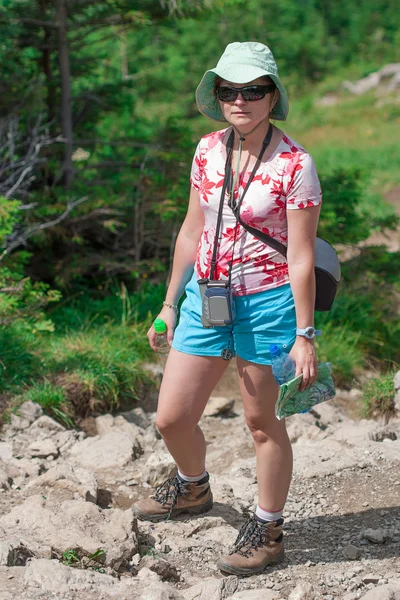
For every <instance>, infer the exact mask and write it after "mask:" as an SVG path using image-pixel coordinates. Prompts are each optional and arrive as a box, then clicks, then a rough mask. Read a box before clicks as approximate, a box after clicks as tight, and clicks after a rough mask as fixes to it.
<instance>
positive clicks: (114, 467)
mask: <svg viewBox="0 0 400 600" xmlns="http://www.w3.org/2000/svg"><path fill="white" fill-rule="evenodd" d="M399 384H400V382H399ZM222 390H223V391H224V392H225V397H224V398H222V399H221V396H220V394H221V391H222ZM356 400H357V397H356V394H355V393H351V392H350V393H347V394H344V393H343V394H341V396H340V397H339V398H338V399H337V400H333V401H331V402H328V403H325V404H322V405H319V406H318V407H316V409H315V410H313V411H312V412H311V413H308V414H304V415H296V416H294V417H291V418H290V419H288V420H287V425H288V431H289V434H290V437H291V440H292V442H293V450H294V457H295V469H294V477H293V482H292V486H291V489H290V495H289V499H288V503H287V505H286V509H285V543H286V559H285V561H284V563H283V565H281V566H280V567H279V568H278V567H272V568H269V569H268V570H267V571H265V573H263V574H262V575H258V576H254V577H250V578H247V579H238V578H236V577H232V576H231V577H224V576H222V574H220V573H219V572H218V571H217V570H216V567H215V562H216V559H217V558H218V556H219V555H220V554H221V553H223V552H225V551H226V550H227V549H228V548H229V546H230V544H231V543H232V542H233V541H234V539H235V537H236V535H237V532H238V529H239V528H240V526H241V524H242V523H243V519H244V517H245V516H246V515H247V514H248V513H249V512H250V511H251V510H252V509H253V507H254V504H255V501H256V481H255V476H254V473H255V461H254V455H253V448H252V440H251V437H250V434H249V433H248V431H247V429H246V426H245V423H244V418H243V410H242V406H241V403H240V400H239V397H238V393H237V386H236V380H235V377H234V374H233V367H232V368H230V369H229V371H228V372H227V374H226V376H225V377H224V381H223V382H222V383H221V384H220V387H219V388H217V389H216V391H215V396H214V397H213V398H212V399H211V401H210V403H209V406H208V407H207V410H206V413H205V415H204V416H203V419H202V427H203V429H204V431H205V434H206V437H207V440H208V442H209V445H208V464H207V468H208V470H209V471H210V473H211V481H212V488H213V493H214V499H215V505H214V508H213V510H212V511H211V512H209V513H207V515H205V516H204V517H202V518H181V519H179V520H178V521H174V522H167V523H160V524H156V525H154V524H150V523H148V524H147V523H143V522H136V520H135V519H134V518H133V516H132V513H131V511H130V506H131V505H132V503H133V502H134V501H135V499H136V498H139V497H141V496H142V495H144V494H148V493H149V491H150V488H151V486H153V485H157V484H159V483H160V482H161V481H163V480H164V479H165V478H166V477H168V476H169V475H170V474H171V473H172V472H173V468H174V465H173V463H172V461H171V459H170V458H169V456H168V455H167V454H166V452H165V450H164V447H163V443H162V441H161V440H160V439H159V435H158V433H157V431H156V429H155V427H154V424H153V423H154V416H155V415H154V413H151V412H150V413H145V412H144V411H143V410H142V409H141V408H136V409H133V410H131V411H129V412H126V413H123V414H120V415H118V416H115V417H113V416H111V415H104V416H101V417H97V418H96V419H95V420H93V422H92V424H91V428H89V427H88V429H87V431H88V432H89V433H91V434H92V435H88V434H87V433H85V432H83V431H75V430H66V429H64V427H63V426H62V425H60V424H59V423H56V422H55V421H53V420H52V419H50V418H49V417H47V416H45V415H43V414H42V413H41V409H40V407H38V406H37V405H34V404H31V403H26V404H25V405H23V406H22V408H21V409H20V412H19V416H13V417H12V422H11V424H10V425H6V426H4V427H3V430H2V432H0V492H1V493H0V514H1V516H0V600H14V599H15V598H29V599H36V598H43V599H45V600H47V599H49V600H50V599H57V600H77V599H78V598H79V600H92V599H93V600H109V599H112V598H118V600H125V599H126V600H128V599H129V600H133V599H135V600H136V599H137V600H228V599H232V600H288V599H289V600H333V599H334V600H356V599H358V598H363V599H364V600H378V599H379V600H400V558H399V550H400V506H399V496H400V469H399V464H400V418H395V419H392V420H391V421H390V422H389V424H387V425H383V424H382V423H379V422H377V421H367V420H362V421H354V420H352V418H351V417H350V416H349V414H352V413H351V411H350V413H349V411H346V412H343V409H342V407H343V406H349V407H351V405H352V404H354V402H355V401H356ZM93 434H95V435H93ZM99 550H100V553H98V555H97V557H93V554H95V553H96V552H97V551H99ZM91 556H92V558H90V557H91Z"/></svg>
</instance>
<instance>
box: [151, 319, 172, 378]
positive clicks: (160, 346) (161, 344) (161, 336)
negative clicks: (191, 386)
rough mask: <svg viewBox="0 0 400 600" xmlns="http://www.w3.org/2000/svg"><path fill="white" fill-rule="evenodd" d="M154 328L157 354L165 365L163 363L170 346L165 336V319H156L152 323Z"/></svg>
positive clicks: (165, 360)
mask: <svg viewBox="0 0 400 600" xmlns="http://www.w3.org/2000/svg"><path fill="white" fill-rule="evenodd" d="M153 326H154V329H155V331H156V334H157V335H156V349H157V354H158V356H159V359H160V362H161V364H162V365H163V367H165V363H166V362H167V357H168V352H169V351H170V348H171V346H170V345H169V343H168V338H167V325H166V323H165V321H163V320H162V319H156V320H155V321H154V323H153Z"/></svg>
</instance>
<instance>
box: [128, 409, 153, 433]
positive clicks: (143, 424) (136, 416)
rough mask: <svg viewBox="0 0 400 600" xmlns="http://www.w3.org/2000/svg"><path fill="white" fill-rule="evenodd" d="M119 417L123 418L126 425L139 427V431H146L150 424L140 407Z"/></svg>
mask: <svg viewBox="0 0 400 600" xmlns="http://www.w3.org/2000/svg"><path fill="white" fill-rule="evenodd" d="M121 416H122V417H124V419H125V420H126V421H128V423H134V424H135V425H137V426H138V427H140V429H147V427H149V426H150V424H151V421H150V419H149V417H148V416H147V415H146V413H145V412H144V410H143V408H141V407H140V406H138V407H137V408H133V409H132V410H128V411H126V412H123V413H121Z"/></svg>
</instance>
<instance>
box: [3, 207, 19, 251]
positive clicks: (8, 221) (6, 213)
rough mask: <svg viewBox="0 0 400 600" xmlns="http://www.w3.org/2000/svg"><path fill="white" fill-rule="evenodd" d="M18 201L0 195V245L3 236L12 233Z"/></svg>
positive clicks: (16, 218) (17, 210) (16, 217)
mask: <svg viewBox="0 0 400 600" xmlns="http://www.w3.org/2000/svg"><path fill="white" fill-rule="evenodd" d="M19 206H20V202H18V200H10V198H4V196H0V247H2V246H3V243H4V240H5V238H6V237H7V236H8V235H10V233H12V231H13V229H14V227H15V224H16V222H17V221H18V213H19Z"/></svg>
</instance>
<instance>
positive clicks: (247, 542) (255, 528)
mask: <svg viewBox="0 0 400 600" xmlns="http://www.w3.org/2000/svg"><path fill="white" fill-rule="evenodd" d="M269 539H270V532H269V527H266V526H265V525H263V524H262V523H258V522H257V521H255V520H254V519H253V518H252V517H251V518H250V519H248V520H247V521H246V522H245V523H244V524H243V525H242V527H241V529H240V531H239V534H238V536H237V538H236V540H235V543H234V545H233V546H234V547H233V550H232V551H231V552H230V554H241V555H242V556H246V557H249V556H252V555H253V550H257V549H258V548H261V547H262V546H264V545H265V544H266V543H268V540H269Z"/></svg>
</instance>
